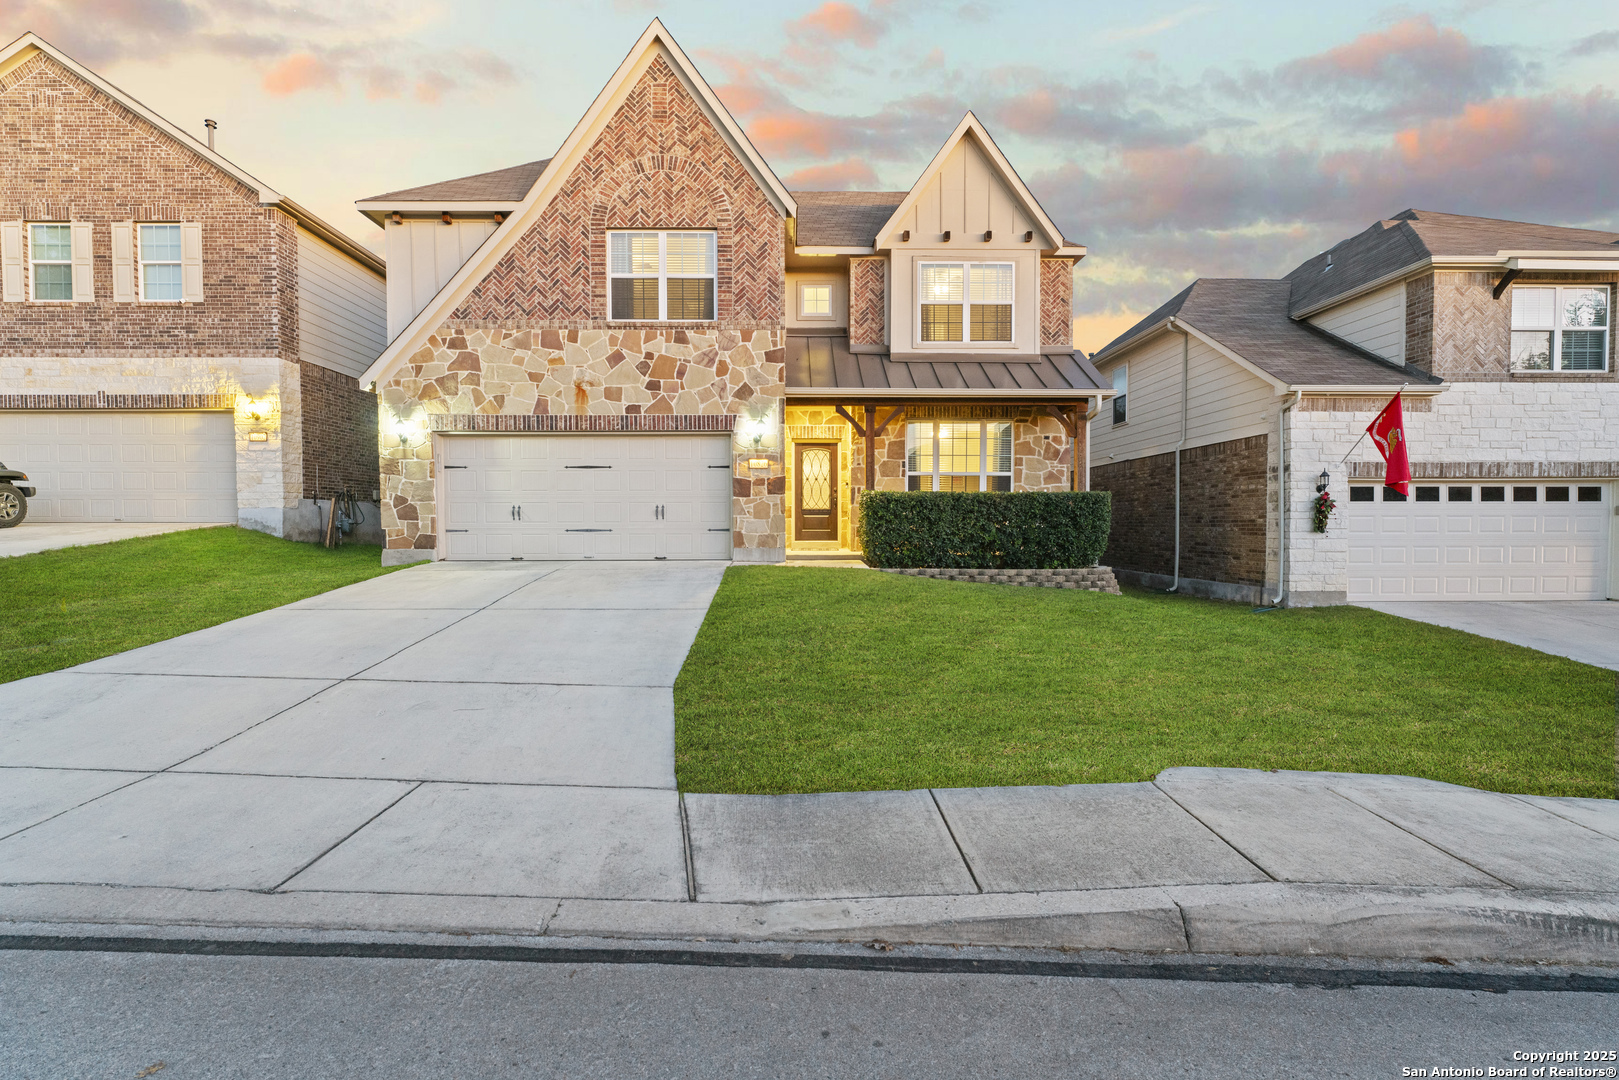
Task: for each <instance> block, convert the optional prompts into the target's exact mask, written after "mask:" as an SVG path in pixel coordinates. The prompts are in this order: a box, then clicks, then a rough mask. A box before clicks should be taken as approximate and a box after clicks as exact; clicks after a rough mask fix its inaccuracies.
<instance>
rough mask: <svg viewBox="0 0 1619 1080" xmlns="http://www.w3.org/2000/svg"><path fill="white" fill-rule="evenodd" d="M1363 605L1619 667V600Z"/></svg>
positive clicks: (1583, 662)
mask: <svg viewBox="0 0 1619 1080" xmlns="http://www.w3.org/2000/svg"><path fill="white" fill-rule="evenodd" d="M1360 606H1361V607H1368V608H1371V609H1372V610H1373V611H1382V612H1385V613H1387V614H1389V615H1398V616H1399V617H1400V618H1402V619H1414V620H1416V621H1417V622H1425V623H1432V624H1433V625H1435V626H1448V627H1450V628H1451V629H1453V630H1465V631H1467V632H1468V633H1469V634H1477V635H1479V636H1480V637H1487V638H1495V639H1496V640H1497V641H1510V642H1511V643H1512V644H1514V645H1522V646H1524V647H1525V648H1529V649H1539V650H1540V651H1541V652H1546V653H1551V654H1552V655H1553V656H1566V657H1568V658H1569V659H1571V660H1578V661H1579V662H1580V663H1582V664H1592V665H1594V666H1596V667H1605V668H1612V669H1614V670H1615V671H1619V602H1615V601H1612V600H1546V601H1518V602H1515V603H1481V602H1478V601H1467V602H1454V601H1453V602H1445V601H1425V600H1418V601H1410V602H1403V603H1397V604H1361V605H1360Z"/></svg>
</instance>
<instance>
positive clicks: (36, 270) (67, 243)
mask: <svg viewBox="0 0 1619 1080" xmlns="http://www.w3.org/2000/svg"><path fill="white" fill-rule="evenodd" d="M28 282H29V296H30V297H31V298H32V299H34V300H66V301H69V302H71V301H72V300H73V226H71V225H68V224H65V223H64V224H55V223H52V224H35V223H30V224H29V226H28Z"/></svg>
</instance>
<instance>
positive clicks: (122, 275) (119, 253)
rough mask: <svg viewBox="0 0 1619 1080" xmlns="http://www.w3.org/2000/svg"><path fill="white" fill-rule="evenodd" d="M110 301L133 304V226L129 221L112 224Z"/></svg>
mask: <svg viewBox="0 0 1619 1080" xmlns="http://www.w3.org/2000/svg"><path fill="white" fill-rule="evenodd" d="M112 299H113V302H114V303H116V304H133V303H134V302H135V225H134V223H133V222H129V221H115V222H113V223H112Z"/></svg>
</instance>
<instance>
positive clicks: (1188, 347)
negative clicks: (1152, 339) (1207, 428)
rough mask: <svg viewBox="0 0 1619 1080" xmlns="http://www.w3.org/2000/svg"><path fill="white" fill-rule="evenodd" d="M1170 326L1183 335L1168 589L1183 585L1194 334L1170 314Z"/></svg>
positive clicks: (1173, 589)
mask: <svg viewBox="0 0 1619 1080" xmlns="http://www.w3.org/2000/svg"><path fill="white" fill-rule="evenodd" d="M1169 328H1170V329H1171V330H1174V331H1176V332H1177V333H1179V334H1180V336H1181V441H1180V442H1178V443H1176V444H1175V583H1174V584H1173V585H1171V586H1170V587H1169V589H1168V590H1167V591H1169V592H1178V591H1179V590H1180V587H1181V450H1182V448H1184V447H1185V446H1186V419H1187V410H1188V404H1187V392H1188V387H1189V386H1190V383H1191V370H1192V335H1190V334H1188V333H1187V332H1186V330H1185V328H1184V327H1182V326H1181V324H1180V323H1179V322H1177V321H1176V319H1175V317H1174V316H1170V319H1169Z"/></svg>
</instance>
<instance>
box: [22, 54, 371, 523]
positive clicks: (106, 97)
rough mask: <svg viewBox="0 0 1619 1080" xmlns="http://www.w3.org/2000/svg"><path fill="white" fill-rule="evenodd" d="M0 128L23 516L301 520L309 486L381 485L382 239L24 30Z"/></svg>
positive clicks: (309, 511)
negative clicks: (375, 248)
mask: <svg viewBox="0 0 1619 1080" xmlns="http://www.w3.org/2000/svg"><path fill="white" fill-rule="evenodd" d="M199 119H200V118H199ZM0 128H3V130H4V133H5V134H4V138H5V140H6V152H5V153H4V154H3V155H0V461H4V462H5V463H6V464H7V465H9V466H11V467H14V468H21V469H25V470H26V471H27V472H28V474H29V476H30V477H31V482H32V483H33V484H34V486H35V487H36V489H37V491H38V494H37V495H36V497H35V498H34V499H33V500H32V501H31V506H30V508H29V520H30V521H158V522H163V521H183V522H216V521H217V522H231V523H239V524H241V525H244V526H247V527H250V528H254V529H259V530H261V531H266V532H270V533H273V534H275V535H278V536H287V537H291V538H300V539H314V538H315V537H316V536H317V535H318V529H319V525H318V523H319V520H320V514H319V512H318V511H317V508H316V506H315V503H314V502H313V500H315V499H317V498H319V499H327V498H330V497H332V496H333V495H334V494H337V493H339V492H343V491H347V492H350V493H353V494H356V495H357V496H359V497H360V498H361V499H363V500H364V499H371V498H374V492H375V490H376V487H377V476H376V473H377V450H376V446H377V434H376V416H377V412H376V399H375V397H374V396H373V395H372V394H371V393H370V392H368V391H366V390H363V389H362V388H361V387H360V385H359V383H358V381H357V379H356V377H357V376H358V375H360V374H361V373H362V372H364V371H365V369H366V368H367V367H368V366H369V365H370V364H371V362H372V361H374V360H375V359H376V357H377V355H378V354H379V353H380V352H381V351H382V347H383V345H384V337H383V334H384V321H385V316H384V303H385V283H384V267H383V262H382V260H381V259H379V258H377V257H376V256H375V255H373V254H372V253H370V252H368V251H366V250H365V249H364V248H362V247H360V246H359V245H357V244H355V243H354V242H353V241H352V240H350V239H349V238H347V237H345V236H344V235H343V234H342V233H340V232H338V231H337V230H335V229H333V228H331V227H330V226H328V225H326V224H325V223H324V222H322V221H321V220H320V219H319V218H317V217H316V216H314V215H313V214H311V213H309V212H308V211H307V210H305V209H304V208H303V207H301V206H299V205H298V204H297V203H295V202H293V201H292V200H290V199H288V198H287V197H286V196H284V195H282V194H281V193H280V192H278V191H276V190H275V189H273V188H271V187H269V186H268V185H266V184H265V183H263V182H262V181H260V180H258V179H256V178H254V177H253V176H251V175H249V174H248V173H246V172H245V171H243V170H242V169H241V168H240V167H238V166H236V165H235V164H233V163H232V162H231V161H229V160H228V159H226V158H225V157H223V156H221V155H220V154H218V153H215V152H214V151H213V149H212V148H211V147H210V146H208V145H206V144H204V143H202V142H200V141H198V140H197V139H195V138H193V137H192V136H190V135H188V134H186V133H185V132H184V131H181V130H180V129H179V128H177V127H176V126H175V125H173V124H171V123H170V122H169V121H167V120H165V119H164V118H162V117H160V116H158V115H157V114H155V113H153V112H152V111H151V110H150V109H148V108H146V107H145V106H143V105H142V104H141V103H140V102H139V101H137V100H135V99H134V98H132V97H130V96H129V95H128V94H126V93H124V92H123V91H121V90H119V89H118V88H117V87H115V86H113V85H111V84H109V83H108V82H107V81H106V80H104V79H102V78H101V77H100V76H98V75H97V74H95V73H94V72H92V71H90V70H89V69H87V68H85V67H83V66H82V65H80V64H78V63H76V62H74V61H73V60H72V59H70V58H69V57H67V56H65V55H63V54H62V53H61V52H60V51H58V50H57V49H55V48H53V47H52V46H51V45H50V44H49V43H47V42H45V41H43V40H41V39H40V38H38V37H36V36H34V35H32V34H28V35H25V36H24V37H22V38H20V39H18V40H17V41H14V42H12V43H11V44H10V45H8V46H6V47H5V48H4V49H0ZM377 516H378V515H377V514H376V513H375V512H372V513H370V514H369V517H370V519H371V521H372V523H375V521H376V519H377ZM379 535H380V534H379Z"/></svg>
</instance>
